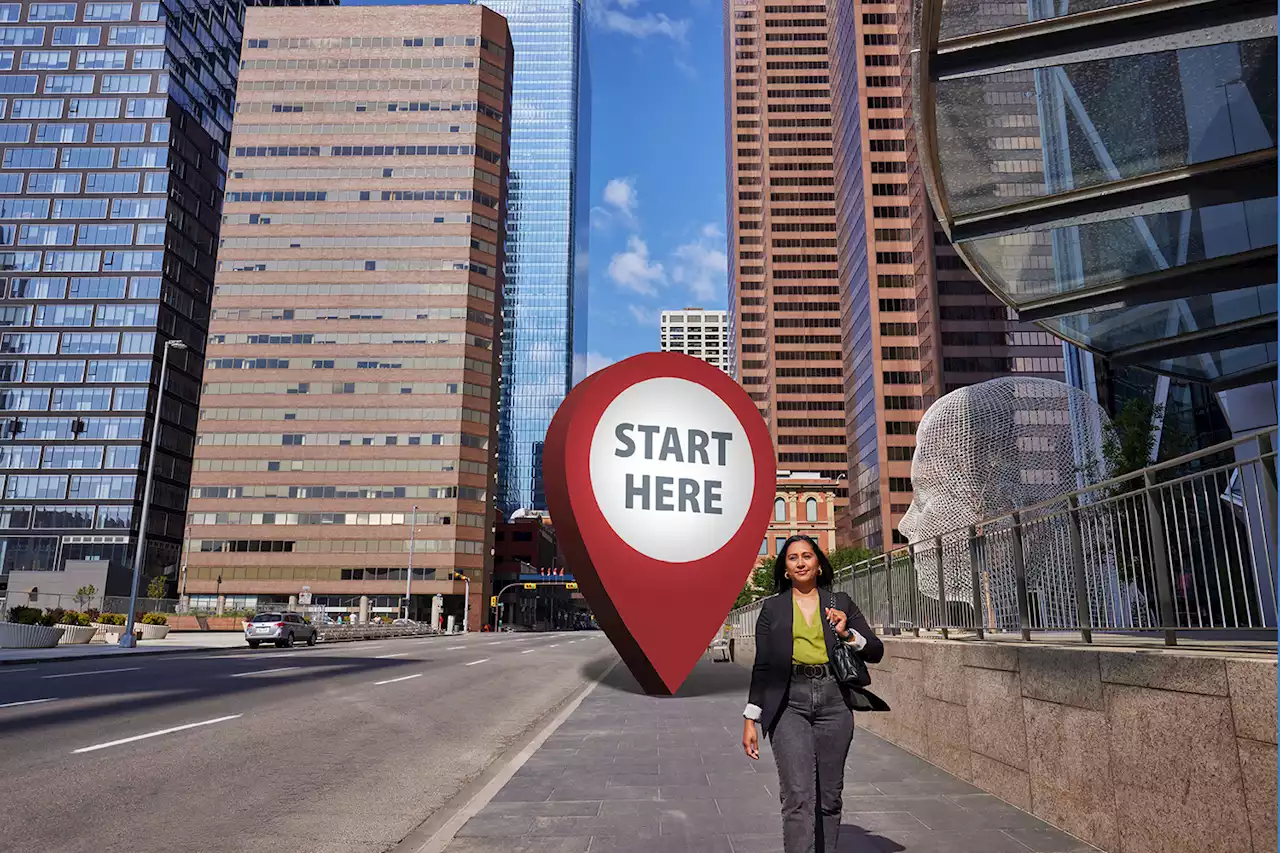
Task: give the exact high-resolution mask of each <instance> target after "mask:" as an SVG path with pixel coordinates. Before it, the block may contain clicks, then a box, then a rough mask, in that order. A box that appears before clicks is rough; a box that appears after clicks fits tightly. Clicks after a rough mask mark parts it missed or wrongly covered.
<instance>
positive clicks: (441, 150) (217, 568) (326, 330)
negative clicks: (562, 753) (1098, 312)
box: [184, 5, 512, 628]
mask: <svg viewBox="0 0 1280 853" xmlns="http://www.w3.org/2000/svg"><path fill="white" fill-rule="evenodd" d="M245 29H246V36H245V49H244V54H243V62H242V64H241V80H240V103H239V108H238V111H237V116H236V123H235V129H234V139H233V144H232V152H231V164H230V180H229V182H228V187H227V203H226V207H225V210H224V217H223V239H222V247H221V251H220V254H219V258H218V274H217V295H216V298H215V300H214V306H213V319H212V322H211V327H210V339H209V355H208V363H207V366H206V375H205V387H204V396H203V399H202V409H201V419H200V431H199V438H198V442H197V447H196V458H195V472H194V474H193V490H192V500H191V512H190V515H189V524H190V537H189V540H188V541H189V549H188V555H187V564H188V567H187V571H186V573H185V590H184V591H185V592H186V593H187V594H189V595H190V596H191V597H192V599H193V603H195V604H197V605H203V606H210V605H213V604H215V601H214V596H215V595H216V594H221V595H222V596H228V597H230V602H229V603H228V602H223V603H227V604H228V606H236V607H246V606H255V605H257V606H261V605H263V604H265V603H271V602H279V603H287V602H288V601H289V600H290V599H291V598H292V597H293V596H297V595H299V594H301V593H302V592H303V591H304V590H305V591H308V592H310V593H311V596H312V603H313V605H317V606H322V607H325V608H327V609H329V610H330V611H339V612H344V611H355V610H364V611H366V612H371V613H373V614H394V613H396V612H398V611H399V610H400V608H401V606H402V603H403V598H404V596H405V595H406V592H407V593H408V594H409V595H410V596H411V603H410V608H409V609H410V611H411V612H412V613H415V614H420V615H424V616H425V614H426V613H428V612H429V609H430V597H431V596H433V595H434V594H442V595H445V596H446V604H445V610H446V612H448V613H452V614H455V615H460V614H461V612H462V593H463V591H464V584H463V583H462V582H461V581H456V580H452V579H451V578H452V577H453V573H454V572H463V573H465V574H466V576H467V577H469V578H470V580H471V584H470V593H471V600H470V614H471V615H470V624H471V626H472V627H473V628H478V627H479V626H480V625H481V624H482V623H483V621H484V619H483V617H482V616H481V614H482V613H483V609H482V603H483V602H484V600H485V599H484V597H483V596H485V595H487V594H488V592H487V586H486V585H487V582H488V579H489V576H490V574H491V569H492V562H491V560H492V558H491V548H492V541H493V540H492V528H493V515H492V502H491V500H490V498H491V493H490V489H491V488H492V485H493V478H494V474H495V438H496V415H497V400H496V393H495V380H496V377H497V372H498V354H499V341H498V328H499V327H498V322H499V320H498V318H499V317H500V313H501V309H502V282H503V272H502V264H503V245H502V243H503V229H502V225H501V223H502V221H503V218H504V215H505V213H506V210H505V201H504V188H505V187H506V178H507V162H508V154H507V151H508V139H509V137H508V130H509V127H510V114H511V113H510V109H511V105H510V97H511V96H510V93H511V64H512V50H511V44H510V39H509V36H508V33H507V26H506V22H505V21H504V20H503V19H502V18H501V16H499V15H498V14H496V13H494V12H492V11H489V10H487V9H483V8H480V7H474V6H459V5H446V6H344V7H332V8H314V9H306V10H299V9H291V8H256V9H250V10H249V11H248V13H247V16H246V25H245ZM415 510H416V521H417V524H416V527H411V524H412V522H413V520H414V519H415ZM411 567H412V572H411V573H410V568H411ZM410 574H411V575H412V577H411V578H410Z"/></svg>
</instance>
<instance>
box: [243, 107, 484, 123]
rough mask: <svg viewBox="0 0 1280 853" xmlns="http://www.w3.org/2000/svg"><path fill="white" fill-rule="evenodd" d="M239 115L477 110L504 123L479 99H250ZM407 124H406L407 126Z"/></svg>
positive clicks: (459, 111) (467, 111) (472, 111)
mask: <svg viewBox="0 0 1280 853" xmlns="http://www.w3.org/2000/svg"><path fill="white" fill-rule="evenodd" d="M237 111H238V112H239V114H240V115H277V114H280V113H384V112H385V113H478V114H479V115H482V116H485V117H487V118H491V119H493V120H494V121H495V122H497V123H499V124H501V123H502V113H500V112H498V111H497V110H495V109H493V108H492V107H489V106H486V105H485V104H481V103H479V102H477V101H295V102H292V103H280V102H277V103H268V102H265V101H262V102H256V103H255V102H249V103H242V104H239V105H238V109H237ZM407 126H408V125H407V124H406V125H405V127H407Z"/></svg>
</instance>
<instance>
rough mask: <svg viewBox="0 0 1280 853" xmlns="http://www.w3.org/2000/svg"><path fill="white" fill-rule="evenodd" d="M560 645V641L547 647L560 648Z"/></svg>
mask: <svg viewBox="0 0 1280 853" xmlns="http://www.w3.org/2000/svg"><path fill="white" fill-rule="evenodd" d="M559 647H560V644H559V643H552V644H551V645H549V646H547V648H549V649H555V648H559Z"/></svg>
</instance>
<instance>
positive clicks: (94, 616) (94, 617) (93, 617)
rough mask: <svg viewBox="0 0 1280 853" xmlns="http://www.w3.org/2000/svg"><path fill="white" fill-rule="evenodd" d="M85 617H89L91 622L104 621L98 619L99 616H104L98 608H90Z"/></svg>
mask: <svg viewBox="0 0 1280 853" xmlns="http://www.w3.org/2000/svg"><path fill="white" fill-rule="evenodd" d="M84 615H85V616H88V617H89V621H90V622H101V621H102V620H101V619H99V618H98V617H99V616H101V615H102V611H101V610H99V609H98V608H96V607H90V608H89V609H88V610H86V611H85V612H84Z"/></svg>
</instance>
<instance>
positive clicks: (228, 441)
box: [196, 432, 489, 450]
mask: <svg viewBox="0 0 1280 853" xmlns="http://www.w3.org/2000/svg"><path fill="white" fill-rule="evenodd" d="M445 438H452V439H455V440H456V441H443V440H442V439H445ZM454 443H458V444H461V445H463V446H465V447H474V448H477V449H479V450H487V449H488V447H489V441H488V439H486V438H482V437H480V436H474V435H466V434H465V433H464V434H462V435H461V436H459V435H457V434H454V435H442V434H440V433H434V434H433V433H426V434H422V433H419V434H413V435H409V434H393V435H361V434H359V433H351V432H293V433H283V434H281V433H263V432H202V433H200V435H199V436H198V437H197V439H196V444H197V445H201V446H205V447H396V446H398V445H404V446H406V447H420V446H426V447H430V446H433V445H435V446H442V445H446V444H454Z"/></svg>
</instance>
